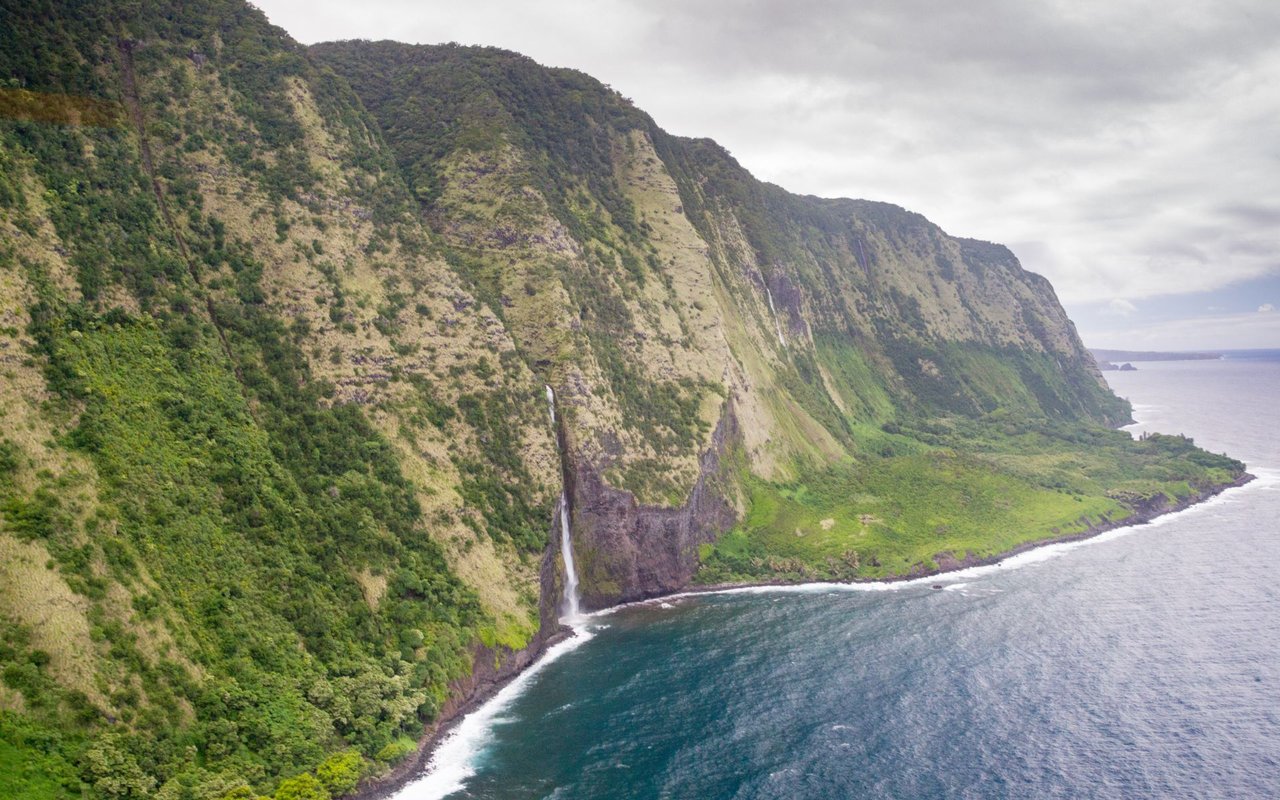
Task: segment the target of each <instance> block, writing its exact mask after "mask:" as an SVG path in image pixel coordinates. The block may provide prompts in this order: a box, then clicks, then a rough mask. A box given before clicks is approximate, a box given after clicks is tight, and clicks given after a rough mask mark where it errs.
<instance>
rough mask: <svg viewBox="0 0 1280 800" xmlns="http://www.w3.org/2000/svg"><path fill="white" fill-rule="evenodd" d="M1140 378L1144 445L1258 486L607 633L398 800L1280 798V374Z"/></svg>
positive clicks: (602, 630)
mask: <svg viewBox="0 0 1280 800" xmlns="http://www.w3.org/2000/svg"><path fill="white" fill-rule="evenodd" d="M1138 366H1139V371H1137V372H1131V373H1109V374H1108V379H1109V380H1110V381H1111V383H1112V385H1113V387H1114V388H1115V389H1116V391H1117V393H1119V394H1121V395H1122V396H1127V397H1129V398H1130V399H1131V400H1132V401H1133V402H1134V403H1135V405H1136V407H1137V415H1138V417H1139V419H1140V420H1142V422H1143V423H1144V424H1143V426H1140V427H1139V428H1138V429H1144V428H1146V429H1153V430H1160V431H1164V432H1169V433H1186V434H1188V435H1191V436H1194V437H1195V439H1196V440H1197V442H1199V443H1200V444H1201V445H1203V446H1206V447H1208V448H1209V449H1212V450H1215V451H1224V450H1225V451H1227V452H1229V453H1231V454H1232V455H1235V456H1237V457H1240V458H1243V459H1245V460H1246V461H1248V462H1249V464H1250V468H1251V470H1252V471H1254V472H1255V474H1258V475H1259V477H1260V479H1259V480H1258V481H1256V482H1255V483H1254V484H1251V485H1250V486H1248V487H1245V488H1243V489H1239V490H1234V491H1232V492H1230V493H1228V494H1227V495H1224V496H1223V497H1221V498H1219V499H1217V500H1215V501H1212V502H1211V503H1209V504H1205V505H1203V506H1199V507H1196V508H1194V509H1192V510H1190V511H1187V512H1184V513H1182V514H1179V515H1174V516H1170V517H1166V518H1163V519H1162V520H1160V521H1158V522H1157V523H1156V524H1153V525H1149V526H1142V527H1139V528H1135V529H1129V530H1127V531H1124V532H1113V533H1111V534H1107V535H1105V536H1103V537H1099V538H1098V539H1094V540H1090V541H1089V542H1086V543H1081V544H1077V545H1071V546H1056V547H1053V548H1049V549H1045V550H1039V551H1034V552H1033V553H1031V554H1027V555H1025V556H1020V557H1018V558H1016V559H1011V560H1010V561H1007V562H1005V564H1004V565H1002V566H1000V567H996V568H985V569H980V570H977V571H972V572H969V573H964V574H961V575H959V576H956V577H950V578H946V579H941V580H940V581H939V580H936V579H935V580H929V581H926V582H924V583H918V584H911V585H905V586H901V585H899V586H897V587H893V588H886V587H877V588H874V589H867V588H862V589H849V588H832V587H809V588H807V589H804V590H791V591H773V590H771V591H761V592H751V593H736V594H723V595H703V596H697V597H687V598H682V599H678V600H671V601H668V602H667V603H666V604H665V605H662V604H652V605H647V606H642V607H635V608H629V609H624V610H621V611H617V612H615V613H612V614H607V615H602V616H597V617H594V618H592V619H591V620H590V621H589V623H588V625H587V627H588V630H587V631H586V632H585V633H586V634H587V635H588V636H589V637H590V638H587V639H585V641H584V640H579V642H580V643H579V644H577V645H572V646H570V647H569V648H566V649H564V650H562V651H560V652H559V653H557V656H556V657H555V658H554V659H553V660H551V661H550V662H548V663H546V664H545V666H543V667H542V668H540V669H539V670H538V671H536V672H535V673H533V674H531V675H526V676H525V677H524V678H523V679H522V681H521V683H520V684H519V685H518V686H516V687H514V688H513V689H512V690H510V691H508V692H507V693H505V695H504V697H503V698H501V700H500V701H499V702H498V703H496V704H494V705H491V706H490V707H488V708H486V709H485V710H484V711H483V712H482V713H481V714H480V715H479V716H477V717H474V718H472V719H471V720H469V721H468V723H467V724H465V725H464V726H463V729H462V734H461V735H460V736H459V737H458V738H456V739H455V740H454V741H452V742H450V743H449V744H448V745H447V746H446V747H445V748H443V749H442V750H441V752H440V756H439V758H438V759H437V761H436V764H435V772H434V774H433V775H430V776H428V777H427V779H426V781H424V782H421V783H418V784H411V785H410V786H408V787H406V789H405V790H404V791H403V792H402V793H401V795H400V797H401V798H402V800H425V798H429V797H439V796H444V795H446V794H447V796H450V797H457V798H464V797H475V798H504V799H505V798H707V799H708V800H714V799H716V798H726V799H727V798H864V797H867V798H879V797H885V798H935V797H936V798H953V797H954V798H970V797H972V798H1026V797H1061V798H1147V797H1150V798H1166V797H1177V798H1197V797H1222V798H1252V797H1259V798H1261V797H1280V589H1278V588H1277V580H1280V579H1278V578H1277V574H1276V565H1277V564H1278V563H1280V435H1278V434H1277V431H1276V424H1277V422H1280V419H1278V417H1277V414H1276V410H1275V404H1276V398H1277V397H1280V361H1275V360H1267V359H1250V360H1239V359H1235V360H1225V361H1210V362H1165V363H1150V364H1139V365H1138ZM936 582H942V583H943V585H944V586H945V588H944V589H943V590H940V591H939V590H934V589H932V588H930V587H931V585H932V584H933V583H936ZM459 785H460V786H461V789H458V790H456V791H454V792H453V793H452V794H448V791H449V789H450V788H451V787H457V786H459Z"/></svg>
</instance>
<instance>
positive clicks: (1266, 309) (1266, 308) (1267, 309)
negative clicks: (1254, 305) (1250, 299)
mask: <svg viewBox="0 0 1280 800" xmlns="http://www.w3.org/2000/svg"><path fill="white" fill-rule="evenodd" d="M1275 310H1276V307H1275V306H1273V305H1271V304H1270V303H1263V304H1262V305H1260V306H1258V312H1259V313H1261V314H1270V313H1271V312H1272V311H1275Z"/></svg>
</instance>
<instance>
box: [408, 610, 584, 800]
mask: <svg viewBox="0 0 1280 800" xmlns="http://www.w3.org/2000/svg"><path fill="white" fill-rule="evenodd" d="M592 627H593V626H588V625H585V624H578V625H575V626H574V628H573V636H571V637H569V638H568V639H565V640H564V641H563V642H559V643H557V644H555V645H553V646H552V647H550V648H548V649H547V652H546V653H544V654H543V656H542V658H540V659H538V660H537V661H535V662H534V663H533V664H532V665H531V666H530V667H529V668H528V669H526V670H525V671H524V672H521V673H520V674H519V675H517V676H516V677H515V678H514V679H513V680H512V681H511V682H510V683H508V684H507V685H506V686H504V687H502V689H501V690H499V692H498V693H497V694H495V695H494V696H493V697H492V698H491V699H489V700H488V701H487V702H485V703H484V704H483V705H481V706H480V707H479V708H477V709H476V710H475V711H472V712H471V713H469V714H467V715H466V716H464V717H463V718H462V720H461V721H460V722H458V724H457V725H456V726H454V728H453V729H452V730H451V731H449V733H448V734H447V735H446V736H445V737H444V739H442V740H441V741H440V743H439V744H438V745H437V746H436V749H435V752H434V753H432V755H431V760H430V761H428V762H427V768H426V770H425V771H424V772H423V774H422V775H421V777H418V778H415V779H414V780H413V781H412V782H411V783H408V784H406V785H405V786H404V788H402V789H401V790H400V791H398V792H396V793H395V794H394V795H392V800H440V798H444V797H448V796H449V795H451V794H453V793H454V792H456V791H458V790H460V789H462V788H464V787H465V786H466V781H467V779H468V778H470V777H471V776H472V775H475V774H476V758H477V756H479V754H480V753H481V751H483V750H484V748H485V746H487V745H488V744H489V743H490V742H491V741H492V739H493V729H494V727H496V726H497V725H498V724H500V723H502V722H503V721H504V718H503V716H502V713H503V712H504V711H506V710H507V708H509V707H510V706H511V703H512V702H513V701H514V700H515V699H516V698H518V697H519V696H520V695H521V694H523V693H524V691H525V690H526V689H527V688H528V687H529V685H530V682H531V681H532V680H533V678H534V677H535V676H537V674H538V673H539V672H541V671H542V670H543V669H544V668H545V667H546V666H547V665H548V664H550V663H552V662H553V661H555V660H556V659H558V658H560V657H561V656H563V655H564V654H565V653H568V652H570V651H573V650H576V649H578V648H579V647H581V646H582V645H584V644H586V643H587V642H588V641H590V639H591V637H592V636H594V635H595V634H594V633H593V630H592Z"/></svg>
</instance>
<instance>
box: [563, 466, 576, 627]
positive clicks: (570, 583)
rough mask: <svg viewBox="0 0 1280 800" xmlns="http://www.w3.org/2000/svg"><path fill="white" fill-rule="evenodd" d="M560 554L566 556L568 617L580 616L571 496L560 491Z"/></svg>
mask: <svg viewBox="0 0 1280 800" xmlns="http://www.w3.org/2000/svg"><path fill="white" fill-rule="evenodd" d="M560 555H561V556H562V557H563V558H564V605H563V606H562V611H563V613H564V616H565V618H566V619H570V620H574V619H577V618H578V570H577V569H575V568H574V566H573V539H572V538H571V537H570V536H569V498H568V496H567V495H566V494H565V493H564V491H563V490H562V491H561V492H560Z"/></svg>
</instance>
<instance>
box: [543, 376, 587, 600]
mask: <svg viewBox="0 0 1280 800" xmlns="http://www.w3.org/2000/svg"><path fill="white" fill-rule="evenodd" d="M547 411H548V413H550V414H551V427H552V429H553V433H555V434H556V440H557V441H559V431H555V430H554V429H555V426H556V393H555V390H554V389H552V388H551V387H550V386H547ZM563 457H564V455H563V454H561V458H563ZM556 511H557V513H558V514H559V515H560V556H561V557H562V558H563V559H564V602H563V604H562V605H561V613H562V614H563V617H564V618H565V619H568V620H574V619H577V618H578V615H579V613H580V612H579V605H580V603H579V597H578V570H577V569H576V568H575V567H574V565H573V537H572V536H571V535H570V525H569V522H570V520H569V495H568V494H567V493H566V491H565V490H564V489H561V490H560V505H559V506H557V508H556Z"/></svg>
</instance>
